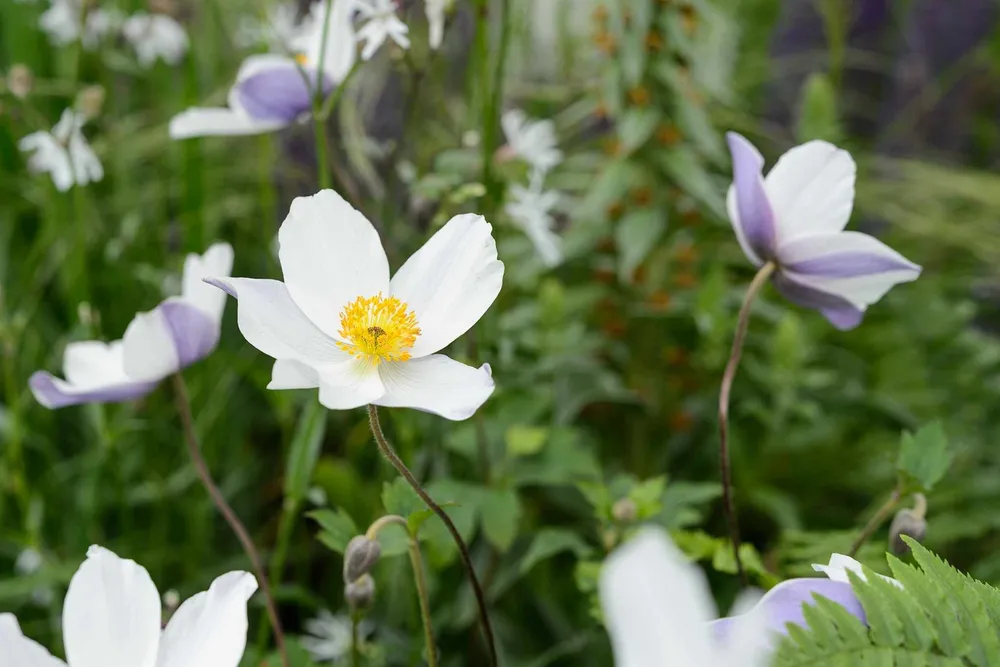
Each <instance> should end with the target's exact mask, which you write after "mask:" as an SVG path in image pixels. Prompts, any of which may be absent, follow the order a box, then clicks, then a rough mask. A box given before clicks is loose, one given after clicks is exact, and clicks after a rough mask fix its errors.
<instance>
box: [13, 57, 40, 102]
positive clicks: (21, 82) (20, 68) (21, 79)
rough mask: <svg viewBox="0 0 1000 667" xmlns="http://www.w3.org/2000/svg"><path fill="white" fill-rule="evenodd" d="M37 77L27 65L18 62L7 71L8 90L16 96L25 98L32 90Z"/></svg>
mask: <svg viewBox="0 0 1000 667" xmlns="http://www.w3.org/2000/svg"><path fill="white" fill-rule="evenodd" d="M34 82H35V79H34V77H33V76H32V74H31V70H30V69H29V68H28V66H27V65H22V64H20V63H18V64H17V65H14V66H13V67H11V68H10V70H9V71H8V72H7V90H9V91H10V94H11V95H13V96H14V97H16V98H18V99H21V100H23V99H24V98H26V97H27V96H28V94H29V93H30V92H31V87H32V85H33V84H34Z"/></svg>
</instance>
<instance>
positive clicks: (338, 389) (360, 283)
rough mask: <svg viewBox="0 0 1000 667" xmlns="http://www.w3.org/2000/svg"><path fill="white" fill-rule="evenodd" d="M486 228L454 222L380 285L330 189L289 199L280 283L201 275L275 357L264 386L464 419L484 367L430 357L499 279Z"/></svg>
mask: <svg viewBox="0 0 1000 667" xmlns="http://www.w3.org/2000/svg"><path fill="white" fill-rule="evenodd" d="M491 230H492V227H491V226H490V224H489V223H487V222H486V220H485V219H483V217H482V216H479V215H472V214H465V215H458V216H455V217H454V218H452V219H451V220H450V221H449V222H448V223H447V224H446V225H445V226H444V227H442V228H441V229H440V230H439V231H438V232H437V233H436V234H434V236H432V237H431V238H430V240H428V241H427V243H425V244H424V246H423V247H422V248H420V249H419V250H418V251H417V252H416V253H414V254H413V255H412V256H411V257H410V258H409V259H408V260H407V261H406V262H405V263H404V264H403V266H402V267H401V268H400V269H399V270H398V271H397V272H396V274H395V275H394V276H393V277H392V279H391V280H390V279H389V264H388V261H387V260H386V256H385V251H384V250H383V248H382V242H381V240H380V239H379V236H378V232H376V231H375V228H374V227H373V226H372V224H371V223H370V222H369V221H368V220H367V219H366V218H365V217H364V216H363V215H362V214H361V213H359V212H358V211H356V210H354V208H352V207H351V205H350V204H348V203H347V202H346V201H344V199H343V198H342V197H341V196H340V195H339V194H337V193H336V192H334V191H333V190H323V191H321V192H319V193H317V194H315V195H313V196H311V197H299V198H297V199H295V200H294V201H293V202H292V206H291V209H290V210H289V213H288V217H287V218H285V221H284V222H283V223H282V225H281V229H280V230H279V232H278V243H279V250H278V258H279V261H280V263H281V270H282V273H283V274H284V278H285V280H284V282H281V281H278V280H261V279H252V278H232V279H229V280H226V279H218V280H208V281H207V282H210V283H211V284H214V285H217V286H218V287H219V288H221V289H224V290H225V291H226V292H228V293H229V294H230V295H232V296H234V297H236V298H237V299H238V301H239V317H238V323H239V327H240V331H241V332H242V333H243V336H244V337H245V338H246V339H247V341H248V342H249V343H250V344H251V345H253V346H254V347H256V348H257V349H258V350H260V351H261V352H263V353H264V354H267V355H268V356H270V357H273V358H274V359H275V362H274V368H273V371H272V374H271V382H270V384H269V385H268V388H269V389H315V388H318V389H319V401H320V403H322V404H323V405H324V406H326V407H327V408H329V409H332V410H346V409H351V408H356V407H360V406H363V405H366V404H374V405H382V406H387V407H408V408H415V409H417V410H423V411H426V412H432V413H434V414H437V415H440V416H442V417H445V418H447V419H453V420H460V419H467V418H468V417H470V416H472V414H473V413H474V412H475V411H476V410H477V409H478V408H479V406H481V405H482V404H483V403H484V402H485V401H486V399H487V398H489V396H490V394H492V393H493V388H494V384H493V378H492V376H491V374H490V367H489V365H488V364H484V365H483V366H482V367H480V368H478V369H477V368H473V367H471V366H466V365H465V364H463V363H460V362H458V361H454V360H453V359H450V358H449V357H447V356H445V355H443V354H435V353H436V352H438V351H439V350H441V349H443V348H444V347H446V346H447V345H449V344H450V343H451V342H452V341H454V340H455V339H456V338H458V337H459V336H461V335H462V334H464V333H465V332H466V331H468V330H469V329H470V328H471V327H472V326H473V325H474V324H475V323H476V322H477V321H478V320H479V318H480V317H482V316H483V314H484V313H485V312H486V310H487V309H488V308H489V307H490V305H491V304H492V303H493V301H494V299H496V297H497V294H498V293H499V292H500V286H501V283H502V281H503V270H504V267H503V263H501V262H500V261H499V260H498V259H497V250H496V243H495V242H494V240H493V236H492V234H491Z"/></svg>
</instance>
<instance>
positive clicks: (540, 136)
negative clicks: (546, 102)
mask: <svg viewBox="0 0 1000 667" xmlns="http://www.w3.org/2000/svg"><path fill="white" fill-rule="evenodd" d="M500 124H501V125H502V126H503V132H504V135H506V137H507V147H508V148H509V150H510V151H511V152H512V153H513V154H514V155H516V156H517V157H519V158H520V159H522V160H524V161H525V162H527V163H528V165H529V166H530V167H531V168H532V171H534V172H537V173H538V174H541V175H542V176H544V175H545V174H546V173H548V172H549V171H551V170H552V169H553V168H554V167H556V166H557V165H558V164H559V163H560V162H562V159H563V154H562V151H560V150H559V148H557V146H558V144H559V141H558V139H557V138H556V128H555V124H554V123H553V122H552V121H551V120H530V119H528V117H527V116H526V115H525V113H524V112H523V111H521V110H520V109H511V110H510V111H505V112H504V114H503V116H502V117H501V119H500Z"/></svg>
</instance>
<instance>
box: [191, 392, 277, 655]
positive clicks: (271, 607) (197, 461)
mask: <svg viewBox="0 0 1000 667" xmlns="http://www.w3.org/2000/svg"><path fill="white" fill-rule="evenodd" d="M173 383H174V397H175V398H176V403H177V411H178V412H179V413H180V416H181V424H182V425H183V427H184V439H185V441H186V442H187V446H188V453H190V454H191V463H193V464H194V468H195V470H196V471H197V472H198V477H199V478H201V482H202V484H204V485H205V490H206V491H208V495H209V496H210V497H211V498H212V502H213V503H214V504H215V507H216V509H218V510H219V513H220V514H221V515H222V517H223V518H224V519H225V520H226V523H228V524H229V527H230V528H232V530H233V532H234V533H235V534H236V538H237V539H238V540H239V541H240V544H241V545H243V550H244V551H245V552H246V554H247V558H249V559H250V565H251V567H252V568H253V571H254V575H255V576H256V577H257V583H258V584H260V592H261V593H262V594H263V595H264V604H265V605H266V607H267V615H268V617H270V619H271V625H272V626H273V627H274V638H275V642H276V643H277V645H278V653H279V654H280V655H281V664H282V665H283V667H289V662H288V649H287V648H286V646H285V633H284V632H283V631H282V629H281V620H280V619H279V618H278V607H277V605H276V604H275V603H274V596H273V595H272V594H271V586H270V584H268V580H267V573H266V572H265V571H264V565H263V564H262V563H261V560H260V555H259V554H258V553H257V548H256V547H255V546H254V544H253V540H252V539H250V534H249V533H248V532H247V529H246V527H245V526H244V525H243V523H242V522H241V521H240V519H239V517H238V516H236V512H234V511H233V508H232V507H230V506H229V503H228V502H226V498H225V496H223V495H222V491H220V490H219V487H218V486H217V485H216V484H215V482H214V481H213V480H212V475H211V473H210V472H209V471H208V464H207V463H205V459H204V457H203V456H202V455H201V446H200V445H199V443H198V434H197V433H195V430H194V418H193V417H192V416H191V399H190V398H189V396H188V390H187V385H186V384H184V377H183V376H182V375H181V374H180V373H174V376H173Z"/></svg>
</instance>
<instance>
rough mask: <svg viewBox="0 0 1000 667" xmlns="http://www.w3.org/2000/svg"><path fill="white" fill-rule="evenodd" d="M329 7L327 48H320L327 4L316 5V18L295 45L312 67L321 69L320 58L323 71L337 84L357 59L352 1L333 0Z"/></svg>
mask: <svg viewBox="0 0 1000 667" xmlns="http://www.w3.org/2000/svg"><path fill="white" fill-rule="evenodd" d="M332 2H333V7H331V8H330V25H329V27H328V28H327V31H326V32H327V35H326V49H325V50H324V49H323V29H324V25H323V23H324V22H325V21H326V4H325V3H321V4H319V5H318V8H319V9H320V11H319V12H318V14H319V17H318V19H317V20H314V21H313V22H312V24H311V26H310V29H309V30H308V31H307V32H306V33H305V34H304V35H303V36H302V37H300V38H298V39H297V40H296V44H297V45H299V46H302V47H304V50H305V53H306V58H307V59H308V61H309V63H310V64H311V65H312V66H314V67H317V68H318V67H319V66H320V55H321V54H322V56H323V71H324V72H326V74H327V76H329V77H330V78H331V79H332V80H333V82H334V83H340V82H341V81H343V80H344V79H346V78H347V75H348V74H349V73H350V71H351V69H352V68H353V67H354V61H355V59H356V58H357V41H356V39H355V36H354V24H353V17H352V11H351V10H352V8H353V4H354V3H353V2H351V1H350V0H332Z"/></svg>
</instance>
